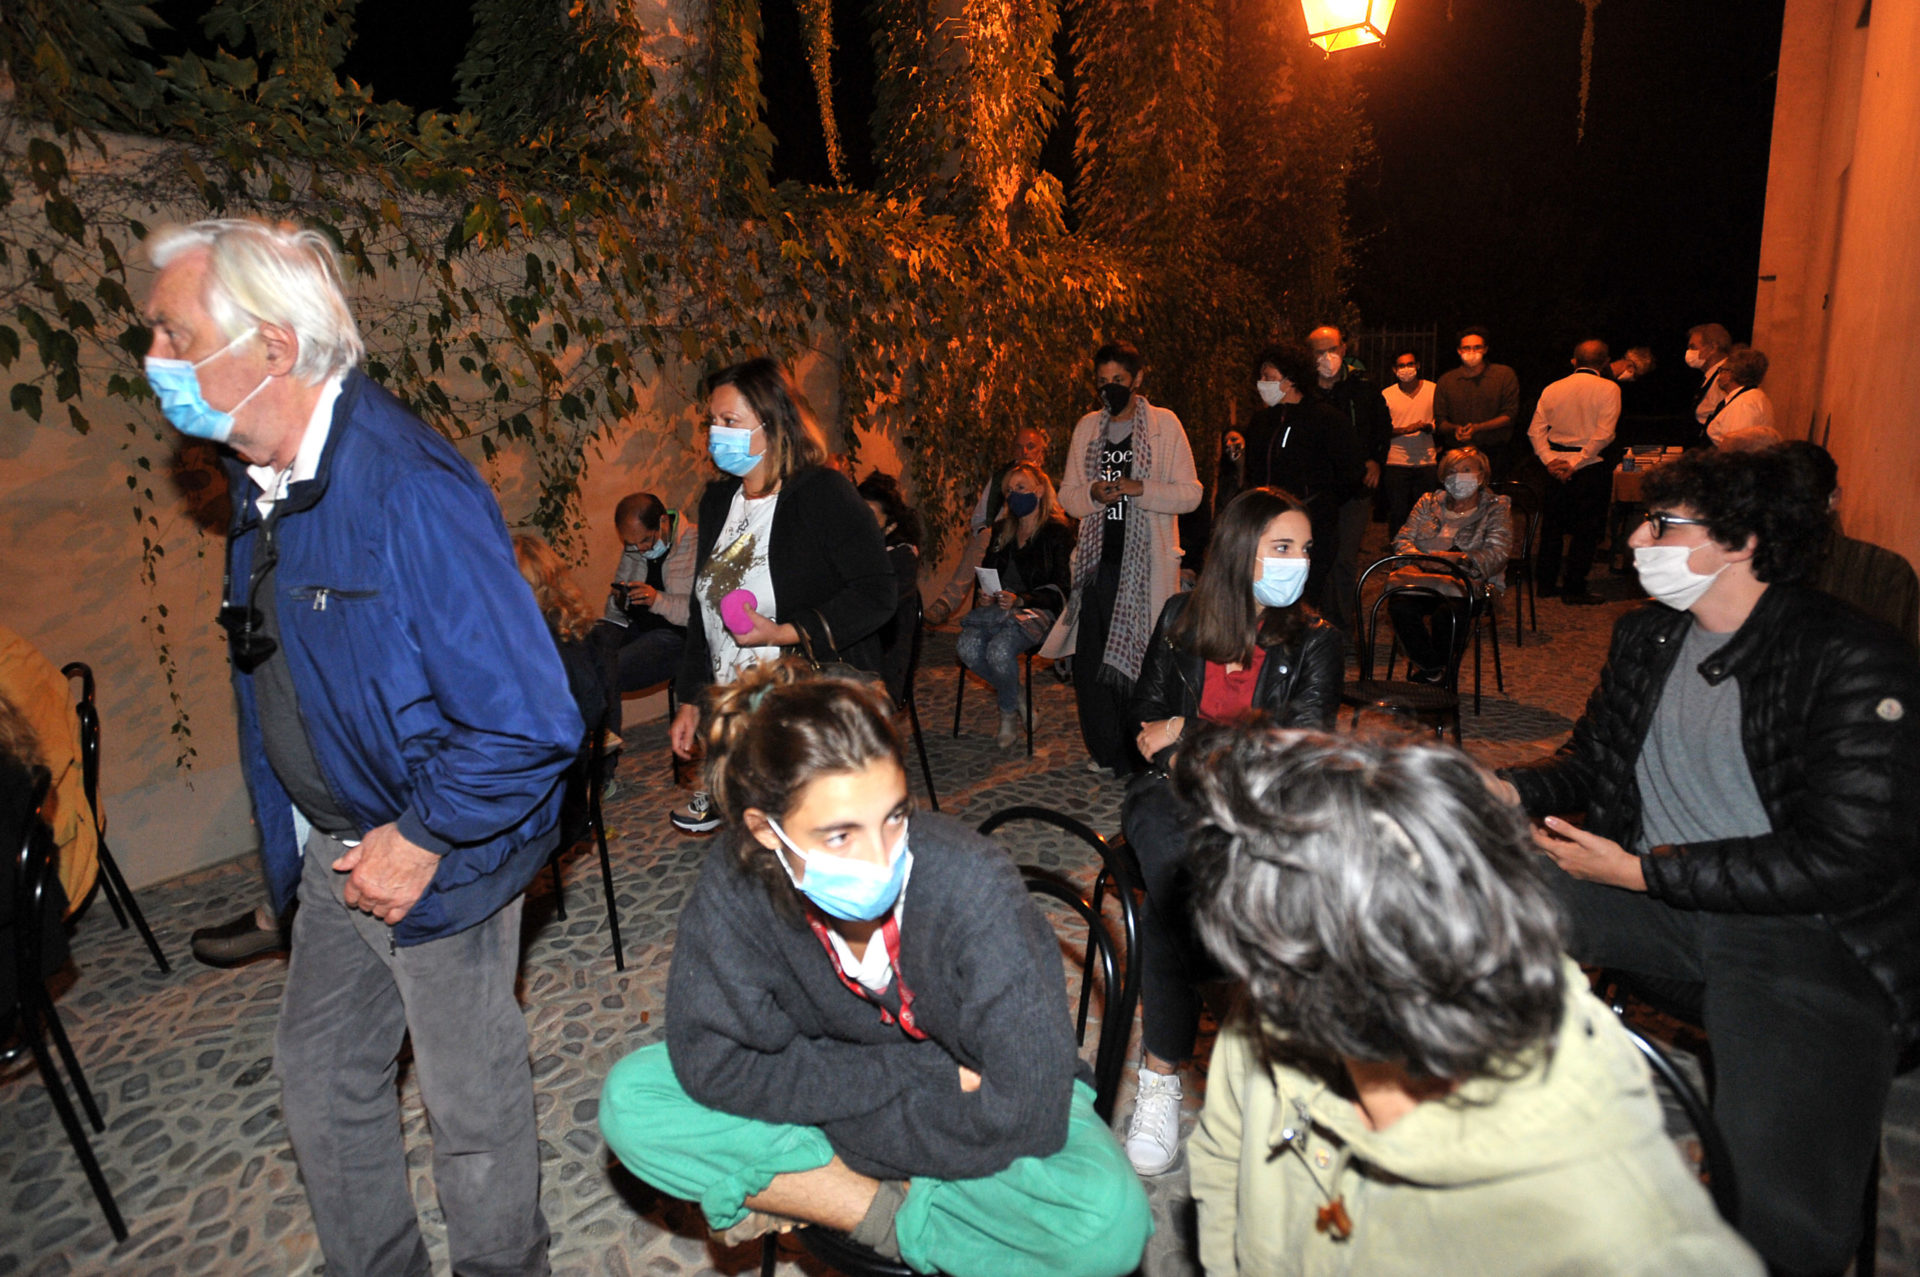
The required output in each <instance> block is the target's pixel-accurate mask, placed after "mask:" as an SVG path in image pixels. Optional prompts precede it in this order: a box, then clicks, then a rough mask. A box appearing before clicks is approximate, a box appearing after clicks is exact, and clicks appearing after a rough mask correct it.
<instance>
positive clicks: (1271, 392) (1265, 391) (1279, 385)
mask: <svg viewBox="0 0 1920 1277" xmlns="http://www.w3.org/2000/svg"><path fill="white" fill-rule="evenodd" d="M1253 388H1254V389H1255V390H1257V391H1259V392H1260V402H1261V403H1263V404H1265V405H1266V406H1267V407H1269V408H1271V407H1273V406H1274V405H1275V404H1277V403H1279V402H1280V396H1281V395H1283V394H1285V393H1286V388H1287V383H1286V382H1284V381H1267V380H1264V379H1262V380H1260V381H1256V382H1254V383H1253Z"/></svg>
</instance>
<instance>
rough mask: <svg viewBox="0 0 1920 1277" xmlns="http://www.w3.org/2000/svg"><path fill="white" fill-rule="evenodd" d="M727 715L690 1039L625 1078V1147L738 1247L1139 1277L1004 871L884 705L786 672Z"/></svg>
mask: <svg viewBox="0 0 1920 1277" xmlns="http://www.w3.org/2000/svg"><path fill="white" fill-rule="evenodd" d="M710 696H711V710H710V714H709V723H710V728H709V731H708V733H707V763H706V767H707V780H708V787H709V792H711V793H712V795H713V797H714V799H715V801H716V802H717V803H718V804H719V810H720V812H721V813H722V816H723V819H724V820H725V822H726V825H727V829H726V832H725V833H724V834H723V835H722V837H721V838H720V839H719V841H718V842H717V843H716V845H715V846H714V848H713V850H712V851H711V852H710V853H709V854H708V856H707V859H706V863H705V865H704V866H703V867H702V869H701V872H700V880H699V883H698V884H697V885H696V886H695V887H694V889H693V894H692V896H691V897H690V898H689V899H688V901H687V906H686V909H685V910H684V911H683V912H682V913H681V914H680V929H679V936H678V939H677V940H676V941H675V944H674V950H673V967H672V970H671V972H670V974H669V975H668V978H667V1037H666V1041H665V1042H664V1043H658V1044H655V1045H653V1046H648V1047H643V1048H641V1049H640V1050H639V1051H636V1052H634V1053H633V1054H632V1055H629V1056H628V1057H627V1058H625V1059H624V1060H622V1061H620V1063H619V1064H617V1065H615V1066H614V1069H613V1072H612V1073H611V1074H610V1075H609V1077H608V1078H607V1084H606V1089H605V1092H604V1093H603V1095H602V1096H601V1102H600V1128H601V1130H602V1131H603V1132H604V1133H605V1134H606V1137H607V1143H608V1144H609V1145H610V1146H611V1147H612V1148H613V1151H614V1152H615V1153H617V1154H618V1155H619V1157H620V1160H621V1161H622V1162H625V1163H626V1164H627V1166H628V1167H629V1168H630V1169H632V1171H633V1172H634V1173H635V1174H636V1175H638V1176H640V1178H642V1179H644V1180H646V1181H647V1182H648V1183H650V1184H654V1185H656V1186H658V1187H659V1188H661V1189H663V1190H665V1191H666V1192H669V1193H672V1194H675V1195H676V1196H679V1197H683V1198H686V1199H688V1200H690V1201H696V1202H698V1203H699V1204H700V1206H701V1208H702V1210H704V1211H705V1213H706V1216H707V1221H708V1223H709V1224H711V1225H712V1226H713V1227H714V1228H716V1229H723V1230H728V1232H729V1234H730V1236H729V1237H728V1240H732V1241H738V1240H744V1239H745V1237H747V1236H750V1235H752V1234H753V1233H755V1232H764V1231H766V1230H767V1229H768V1228H770V1227H777V1226H781V1225H782V1224H785V1225H787V1226H791V1225H792V1224H794V1223H811V1224H823V1225H826V1226H828V1227H832V1228H837V1229H841V1230H843V1231H845V1232H847V1233H849V1234H850V1235H851V1236H852V1238H853V1240H855V1241H857V1242H860V1243H862V1244H864V1245H866V1246H870V1247H872V1248H874V1249H875V1250H878V1251H879V1252H881V1253H882V1254H883V1255H887V1256H889V1257H892V1258H897V1259H900V1260H904V1261H905V1263H906V1264H907V1265H908V1266H910V1267H912V1268H914V1269H915V1270H917V1271H920V1272H935V1271H937V1272H942V1273H949V1274H952V1275H953V1277H999V1275H1000V1274H1005V1273H1028V1274H1034V1275H1035V1277H1117V1274H1120V1273H1126V1272H1131V1271H1132V1270H1133V1268H1134V1266H1135V1265H1136V1264H1138V1263H1139V1262H1140V1252H1141V1249H1142V1247H1143V1246H1144V1245H1145V1244H1146V1239H1147V1234H1148V1233H1149V1232H1151V1231H1152V1224H1151V1218H1150V1214H1149V1211H1148V1209H1147V1199H1146V1193H1145V1192H1144V1191H1143V1190H1142V1188H1141V1187H1140V1181H1139V1180H1138V1179H1137V1178H1135V1177H1134V1174H1133V1172H1132V1171H1131V1170H1129V1169H1128V1167H1127V1163H1126V1160H1125V1158H1124V1156H1123V1155H1122V1153H1121V1151H1120V1146H1119V1144H1118V1143H1117V1142H1116V1141H1115V1140H1114V1138H1113V1134H1112V1132H1111V1131H1109V1130H1108V1129H1107V1127H1106V1124H1105V1123H1104V1122H1102V1121H1101V1120H1100V1118H1099V1117H1098V1116H1097V1115H1096V1114H1095V1113H1094V1110H1093V1091H1092V1089H1091V1088H1090V1087H1089V1086H1088V1085H1087V1084H1086V1082H1085V1081H1084V1080H1081V1079H1080V1078H1079V1076H1078V1075H1079V1074H1080V1072H1081V1071H1082V1069H1081V1066H1080V1063H1079V1060H1078V1058H1077V1057H1076V1055H1075V1052H1074V1042H1073V1026H1072V1023H1071V1020H1070V1018H1069V1015H1068V1009H1067V995H1066V984H1065V980H1064V979H1063V977H1062V968H1061V962H1060V953H1059V947H1058V942H1057V941H1056V939H1055V937H1054V933H1053V931H1052V929H1051V928H1050V927H1049V926H1048V925H1047V923H1046V921H1045V919H1044V918H1042V917H1041V915H1040V913H1039V911H1038V910H1037V909H1036V908H1035V907H1034V906H1033V904H1032V902H1031V901H1030V900H1029V898H1028V896H1027V892H1026V889H1025V887H1024V886H1023V885H1022V884H1021V881H1020V875H1019V873H1018V871H1016V870H1015V869H1014V867H1013V863H1012V862H1011V861H1010V860H1009V859H1008V858H1007V855H1006V853H1005V852H1004V851H1003V850H1002V849H1001V848H1000V847H999V845H998V844H996V843H994V842H992V841H990V840H988V839H986V838H983V837H981V836H980V835H978V834H976V833H974V832H973V831H972V830H970V829H968V828H967V827H966V826H964V825H961V824H959V823H957V822H955V821H953V820H951V819H950V818H948V817H945V816H941V815H938V814H937V813H936V814H927V813H924V812H914V811H913V810H912V804H911V802H910V801H909V799H908V797H907V777H906V771H905V769H904V768H903V767H902V765H901V761H900V741H899V738H898V737H897V736H896V735H895V734H894V729H893V715H892V706H891V705H890V704H889V703H888V702H887V700H886V697H885V695H884V694H883V693H882V692H881V691H879V689H877V688H874V687H871V686H868V685H866V684H860V683H852V682H847V681H841V680H834V679H818V678H812V677H809V676H808V674H807V672H806V670H805V669H804V667H803V666H801V665H800V663H799V662H797V661H794V660H787V661H782V662H779V663H776V664H771V665H762V666H759V667H757V668H754V669H752V670H748V671H746V672H744V673H742V674H741V676H740V677H739V679H738V680H737V681H735V682H733V683H732V684H729V685H725V686H721V687H717V688H715V690H714V691H713V692H712V693H710ZM909 837H911V845H909ZM769 1217H773V1218H769Z"/></svg>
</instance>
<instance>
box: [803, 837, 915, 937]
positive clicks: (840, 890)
mask: <svg viewBox="0 0 1920 1277" xmlns="http://www.w3.org/2000/svg"><path fill="white" fill-rule="evenodd" d="M767 827H768V828H770V829H772V830H773V833H774V837H776V838H778V839H779V840H780V841H781V842H782V843H784V844H785V845H786V849H787V851H790V852H792V853H793V854H794V855H796V856H798V857H800V859H801V860H802V861H803V862H805V864H806V866H807V876H806V877H805V878H804V879H800V880H795V879H794V876H793V866H792V865H791V864H789V863H787V857H786V855H785V854H784V853H782V852H781V851H779V850H777V849H776V850H775V851H774V853H773V854H774V855H776V856H779V857H780V867H781V868H782V869H785V870H786V871H787V879H788V880H789V881H791V882H793V885H794V886H795V887H796V888H798V889H799V891H800V894H801V895H803V896H805V897H806V898H807V899H809V900H811V901H813V903H814V904H816V905H818V906H820V908H821V910H822V911H824V912H825V913H827V914H830V915H831V916H833V917H835V918H845V919H847V920H848V921H850V922H872V921H873V920H874V919H875V918H878V917H879V916H880V915H881V914H883V913H885V912H886V911H887V910H889V909H891V908H893V904H894V901H896V900H898V899H900V893H901V891H902V890H904V889H905V887H906V885H907V871H908V870H909V869H911V868H912V867H913V852H911V851H910V850H908V849H907V836H906V834H904V833H903V834H901V835H900V845H899V846H897V847H895V848H894V849H893V854H892V855H891V856H890V857H889V863H888V864H887V865H886V866H884V867H882V866H880V865H875V864H869V863H868V862H866V861H864V860H851V859H849V858H847V857H846V856H836V855H834V854H832V853H831V852H825V851H802V850H800V849H799V848H798V847H796V846H794V845H793V839H791V838H789V837H787V831H786V830H784V829H782V828H780V822H779V821H777V820H775V819H774V818H773V817H771V816H769V817H767Z"/></svg>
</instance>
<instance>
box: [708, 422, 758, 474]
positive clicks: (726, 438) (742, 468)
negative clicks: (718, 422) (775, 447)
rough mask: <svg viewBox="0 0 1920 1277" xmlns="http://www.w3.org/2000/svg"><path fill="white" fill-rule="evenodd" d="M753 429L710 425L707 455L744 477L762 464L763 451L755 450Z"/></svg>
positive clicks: (714, 461) (723, 467)
mask: <svg viewBox="0 0 1920 1277" xmlns="http://www.w3.org/2000/svg"><path fill="white" fill-rule="evenodd" d="M752 448H753V430H752V429H751V428H749V429H745V430H743V429H741V428H740V427H738V426H708V427H707V455H708V456H710V457H712V458H713V464H714V465H716V466H719V467H720V468H721V469H722V470H724V471H726V472H727V473H728V474H730V475H734V476H736V477H737V478H742V479H744V478H745V477H746V476H747V475H749V474H752V473H753V468H754V467H755V466H757V465H759V464H760V461H761V459H762V458H763V457H765V456H766V454H765V453H763V452H754V451H752Z"/></svg>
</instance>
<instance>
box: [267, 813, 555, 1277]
mask: <svg viewBox="0 0 1920 1277" xmlns="http://www.w3.org/2000/svg"><path fill="white" fill-rule="evenodd" d="M345 851H346V847H345V845H344V844H342V843H340V842H338V841H336V840H335V839H332V838H329V837H328V836H326V835H325V834H323V833H320V832H319V831H318V830H315V831H314V832H313V833H312V835H311V836H309V838H308V839H307V848H306V863H305V865H304V867H303V869H302V876H301V880H300V904H301V907H300V910H299V912H298V913H297V914H295V915H294V923H293V957H292V961H291V962H290V964H289V966H288V970H287V987H286V992H285V994H284V995H283V996H282V998H281V1000H280V1028H279V1031H278V1033H277V1035H276V1038H275V1042H274V1071H275V1072H276V1073H277V1074H278V1075H279V1078H280V1090H281V1096H280V1109H281V1116H282V1118H283V1119H284V1120H285V1122H286V1124H287V1134H288V1136H289V1137H290V1138H291V1139H292V1141H293V1151H294V1155H295V1156H296V1157H297V1158H298V1160H299V1164H300V1174H301V1177H302V1178H303V1179H304V1180H305V1181H306V1189H307V1201H308V1203H309V1204H310V1205H311V1206H312V1208H313V1220H314V1227H315V1230H316V1231H317V1232H318V1234H319V1237H320V1249H321V1251H322V1253H323V1254H324V1255H325V1257H326V1262H327V1272H328V1274H329V1277H358V1275H359V1274H363V1273H364V1274H370V1275H380V1277H384V1275H385V1274H409V1275H411V1274H415V1273H428V1272H430V1271H431V1269H430V1268H429V1266H428V1263H427V1248H426V1243H425V1242H424V1241H423V1240H422V1239H421V1236H420V1222H419V1219H418V1218H417V1216H416V1215H415V1213H414V1207H413V1192H412V1189H411V1187H410V1186H409V1183H408V1176H407V1159H406V1148H405V1145H404V1142H403V1140H402V1138H401V1130H400V1097H399V1091H398V1088H397V1087H396V1086H395V1084H394V1080H395V1076H396V1072H397V1067H398V1066H397V1060H398V1057H399V1054H400V1046H401V1043H402V1042H403V1041H404V1040H405V1039H406V1037H407V1036H408V1035H409V1034H411V1035H412V1038H413V1067H414V1069H415V1070H416V1071H417V1072H418V1074H419V1078H420V1092H421V1095H422V1096H423V1097H424V1098H425V1100H426V1107H427V1117H428V1121H429V1123H430V1125H431V1128H432V1131H433V1178H434V1185H435V1188H436V1189H437V1191H438V1193H439V1197H440V1206H441V1210H442V1211H443V1212H444V1214H445V1215H446V1221H447V1247H448V1250H449V1252H450V1257H451V1259H452V1261H453V1271H454V1272H456V1273H459V1274H468V1273H472V1274H508V1273H513V1274H521V1273H530V1274H544V1273H546V1272H547V1237H548V1234H547V1221H546V1217H545V1216H544V1215H542V1214H541V1212H540V1158H539V1149H538V1145H537V1142H536V1134H535V1128H534V1113H533V1068H532V1065H531V1063H530V1062H529V1061H528V1058H527V1022H526V1017H525V1016H524V1015H523V1014H522V1013H521V1010H520V1004H519V1003H518V1002H517V1001H516V1000H515V998H514V980H515V975H516V972H517V969H518V967H519V963H520V905H521V902H520V901H519V900H518V899H516V900H514V902H513V903H512V904H510V905H508V906H507V907H506V908H504V909H502V910H501V911H500V912H499V913H497V914H495V915H494V916H493V917H491V918H489V919H487V920H486V921H485V922H483V923H481V924H480V925H478V926H476V927H470V928H468V929H467V930H465V931H462V932H460V933H459V934H458V935H453V936H448V937H446V938H445V939H441V940H433V941H429V942H428V943H426V944H421V945H414V946H411V947H409V948H404V949H401V948H396V947H394V945H393V942H392V938H391V933H390V929H389V928H388V927H387V925H386V924H385V923H382V922H380V921H378V920H377V919H375V918H373V917H372V916H371V915H369V914H366V913H362V912H361V911H360V910H358V909H350V908H348V907H347V904H346V898H345V894H344V893H345V891H346V882H347V875H346V874H343V873H336V872H334V871H333V869H332V868H330V866H331V864H332V862H333V861H334V860H335V859H336V858H338V857H339V856H340V855H341V854H343V853H344V852H345Z"/></svg>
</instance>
